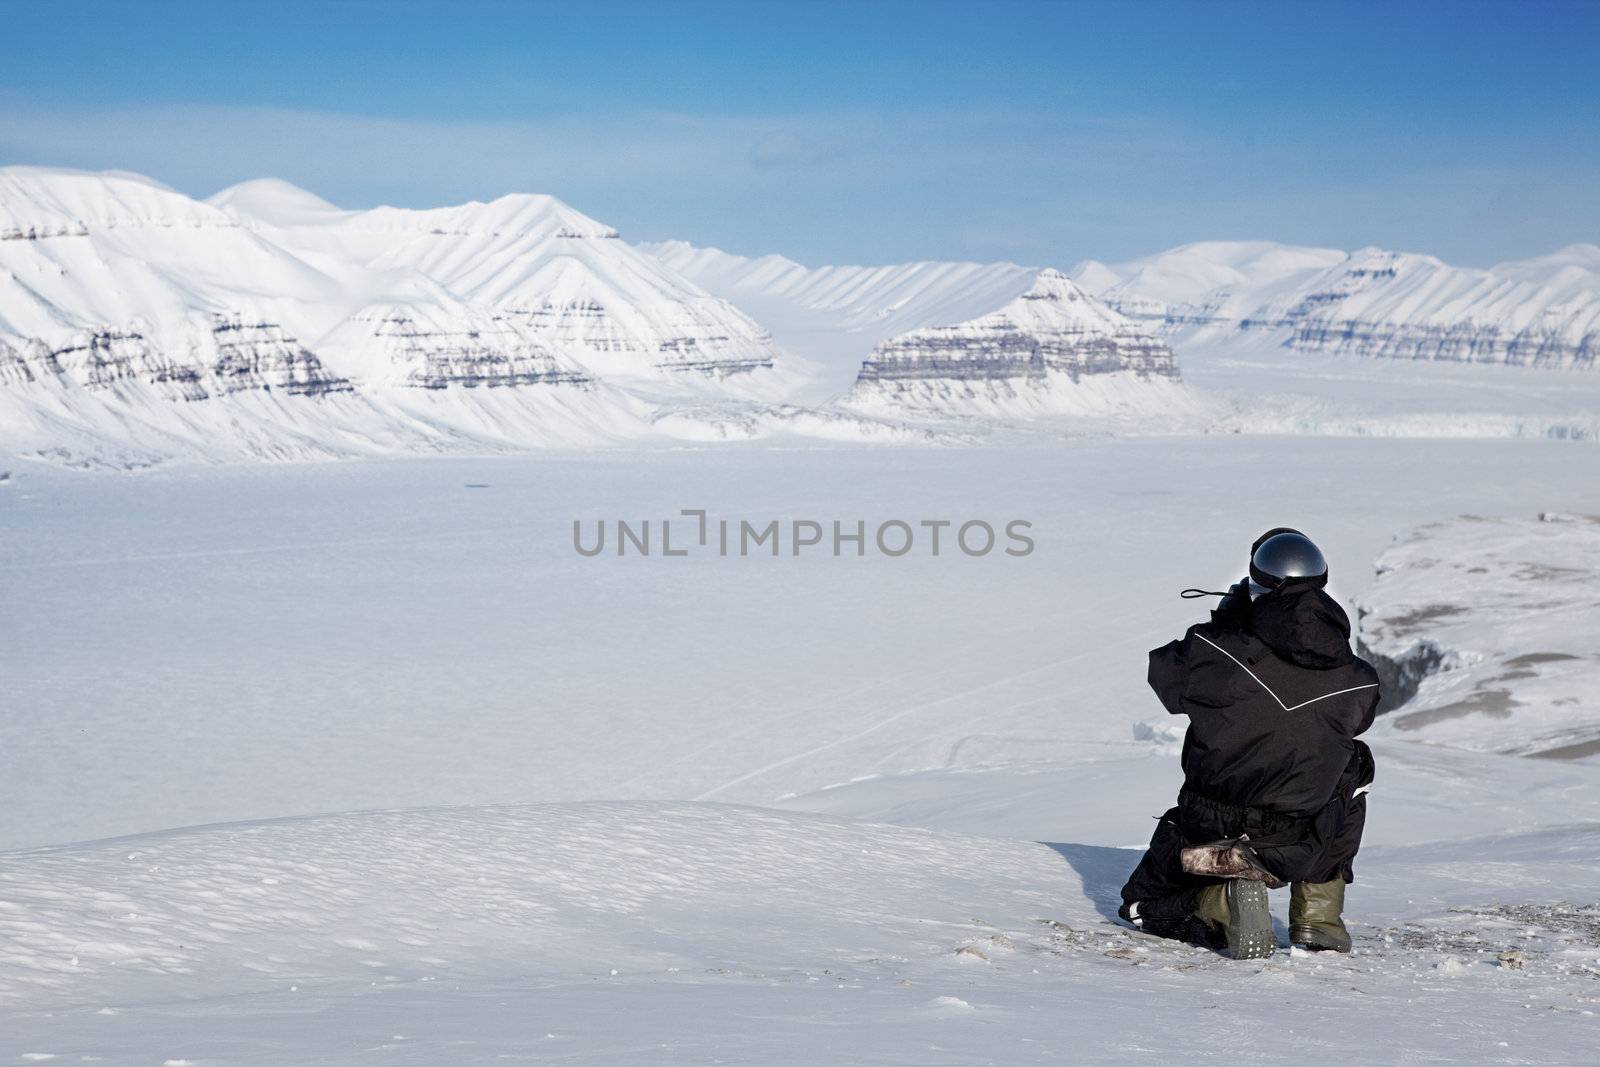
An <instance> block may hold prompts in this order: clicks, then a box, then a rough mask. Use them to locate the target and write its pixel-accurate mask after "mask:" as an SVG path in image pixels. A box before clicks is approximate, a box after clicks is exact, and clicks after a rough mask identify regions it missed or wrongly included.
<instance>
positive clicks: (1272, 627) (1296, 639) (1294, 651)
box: [1247, 581, 1355, 670]
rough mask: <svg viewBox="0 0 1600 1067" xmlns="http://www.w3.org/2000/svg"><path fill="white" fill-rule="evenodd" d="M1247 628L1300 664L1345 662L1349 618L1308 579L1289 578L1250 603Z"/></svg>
mask: <svg viewBox="0 0 1600 1067" xmlns="http://www.w3.org/2000/svg"><path fill="white" fill-rule="evenodd" d="M1247 625H1248V629H1249V630H1250V632H1251V633H1252V634H1254V635H1255V636H1256V637H1258V638H1260V640H1261V642H1262V643H1263V644H1265V645H1266V646H1267V647H1268V648H1270V649H1272V651H1274V652H1276V653H1277V654H1278V655H1280V656H1282V657H1283V658H1284V659H1286V660H1288V661H1289V662H1291V663H1293V664H1295V665H1296V666H1300V667H1311V668H1313V669H1317V670H1326V669H1328V668H1330V667H1338V666H1340V665H1342V664H1345V663H1349V662H1350V661H1351V660H1352V659H1354V658H1355V653H1353V652H1351V651H1350V618H1349V616H1347V615H1346V614H1345V613H1344V609H1343V608H1341V607H1340V606H1339V605H1338V603H1337V602H1335V600H1334V599H1333V598H1332V597H1331V596H1329V595H1328V594H1327V593H1324V592H1323V591H1322V590H1321V589H1318V588H1317V587H1316V586H1314V585H1312V584H1310V583H1309V582H1297V581H1291V582H1288V583H1285V585H1283V586H1282V587H1280V588H1279V589H1277V590H1275V591H1273V592H1271V593H1268V594H1267V595H1266V596H1263V597H1261V598H1260V599H1258V600H1256V601H1255V602H1254V603H1252V604H1251V605H1250V619H1249V623H1248V624H1247Z"/></svg>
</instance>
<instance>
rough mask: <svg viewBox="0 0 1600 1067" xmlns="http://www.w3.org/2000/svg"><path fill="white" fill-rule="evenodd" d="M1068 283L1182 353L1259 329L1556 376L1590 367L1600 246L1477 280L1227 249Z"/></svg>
mask: <svg viewBox="0 0 1600 1067" xmlns="http://www.w3.org/2000/svg"><path fill="white" fill-rule="evenodd" d="M1072 273H1073V276H1074V277H1075V278H1076V279H1077V280H1078V281H1079V283H1080V284H1082V285H1083V286H1084V287H1085V288H1086V289H1088V290H1089V291H1091V292H1093V293H1095V294H1096V295H1097V296H1099V297H1101V298H1102V299H1103V300H1105V301H1106V302H1107V303H1109V304H1110V305H1111V306H1113V307H1115V308H1117V309H1118V310H1119V311H1122V312H1123V313H1124V314H1126V315H1128V316H1129V317H1130V318H1134V319H1137V320H1139V321H1143V322H1147V323H1149V324H1151V325H1152V326H1154V327H1157V328H1159V329H1161V330H1164V331H1166V332H1168V333H1169V334H1173V335H1175V338H1176V339H1177V340H1178V341H1179V343H1180V345H1181V344H1182V342H1183V341H1185V340H1203V341H1217V340H1224V341H1225V340H1226V339H1227V338H1228V337H1229V336H1230V335H1236V334H1238V333H1240V332H1249V333H1264V334H1267V335H1269V336H1271V337H1273V338H1274V339H1276V340H1278V341H1279V342H1281V343H1282V344H1284V345H1285V346H1287V347H1290V348H1293V349H1299V350H1306V351H1322V352H1339V353H1351V354H1356V355H1363V356H1381V357H1387V358H1394V359H1409V360H1438V361H1454V362H1473V363H1507V364H1513V365H1527V366H1539V367H1556V368H1571V367H1577V368H1589V367H1593V366H1594V365H1595V362H1596V355H1597V353H1600V246H1595V245H1572V246H1569V247H1568V248H1564V249H1562V250H1560V251H1559V252H1556V253H1554V254H1552V255H1549V256H1543V257H1539V258H1535V259H1529V260H1523V261H1520V262H1513V263H1502V264H1500V265H1498V266H1495V267H1492V268H1489V269H1487V270H1479V269H1473V268H1466V267H1455V266H1451V265H1449V264H1447V263H1444V262H1443V261H1441V260H1439V259H1437V258H1435V257H1433V256H1426V255H1417V254H1413V253H1407V252H1392V251H1386V250H1383V249H1378V248H1365V249H1361V250H1360V251H1357V252H1351V253H1345V252H1339V251H1335V250H1331V249H1322V248H1297V247H1293V246H1288V245H1277V244H1271V243H1267V242H1225V241H1218V242H1206V243H1201V244H1191V245H1184V246H1182V247H1179V248H1174V249H1171V250H1169V251H1166V252H1162V253H1159V254H1157V255H1154V256H1149V257H1146V258H1143V259H1138V260H1133V261H1131V262H1128V263H1122V264H1117V265H1113V266H1107V265H1106V264H1104V263H1100V262H1098V261H1093V260H1091V261H1087V262H1085V263H1081V264H1079V265H1078V266H1077V267H1076V268H1074V270H1073V272H1072Z"/></svg>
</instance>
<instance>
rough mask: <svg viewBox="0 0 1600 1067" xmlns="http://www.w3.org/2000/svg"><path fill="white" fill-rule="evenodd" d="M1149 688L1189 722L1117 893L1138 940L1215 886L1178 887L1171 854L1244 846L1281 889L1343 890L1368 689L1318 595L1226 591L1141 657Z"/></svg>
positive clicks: (1360, 665)
mask: <svg viewBox="0 0 1600 1067" xmlns="http://www.w3.org/2000/svg"><path fill="white" fill-rule="evenodd" d="M1150 687H1151V688H1152V689H1154V690H1155V691H1156V695H1157V696H1159V697H1160V698H1161V703H1162V704H1164V705H1166V708H1167V710H1168V711H1169V712H1171V713H1172V714H1174V715H1187V716H1189V730H1188V733H1187V735H1186V736H1185V737H1184V742H1183V775H1184V783H1183V791H1182V792H1180V793H1179V794H1178V806H1177V807H1175V808H1172V809H1171V810H1169V811H1168V812H1167V813H1166V814H1165V815H1162V816H1161V819H1160V822H1159V823H1158V825H1157V826H1156V831H1155V834H1154V835H1153V836H1152V837H1151V839H1150V848H1149V850H1148V851H1147V852H1146V853H1145V855H1144V858H1143V859H1142V860H1141V861H1140V862H1139V866H1138V867H1137V868H1135V870H1134V872H1133V875H1132V877H1130V878H1129V879H1128V883H1127V885H1125V886H1123V887H1122V899H1123V901H1124V903H1130V904H1131V903H1133V902H1135V901H1137V902H1139V914H1140V915H1141V917H1143V919H1144V926H1145V929H1147V930H1149V931H1150V932H1151V933H1168V935H1169V936H1184V935H1183V934H1182V933H1181V932H1169V931H1164V930H1162V929H1161V926H1162V923H1163V921H1166V922H1170V923H1173V924H1177V925H1181V924H1182V923H1183V920H1184V919H1185V917H1187V916H1189V915H1190V914H1192V912H1193V911H1194V903H1195V894H1196V893H1197V892H1198V891H1199V889H1200V888H1201V887H1203V886H1205V885H1206V884H1208V883H1211V882H1214V881H1215V879H1210V878H1204V877H1199V876H1196V875H1192V874H1188V873H1186V872H1185V871H1184V870H1183V869H1182V866H1181V864H1180V861H1179V852H1180V850H1181V849H1182V848H1183V847H1184V846H1185V845H1190V844H1194V845H1199V844H1206V843H1209V842H1212V841H1217V840H1221V839H1224V838H1235V837H1238V836H1240V835H1241V834H1248V835H1249V837H1250V841H1251V844H1252V845H1253V847H1254V848H1255V850H1256V852H1257V854H1258V855H1259V856H1260V859H1261V861H1262V863H1263V864H1264V865H1265V866H1266V867H1267V869H1268V870H1270V871H1272V873H1273V874H1275V875H1277V876H1278V877H1279V878H1281V879H1282V880H1283V881H1285V882H1300V881H1304V882H1328V881H1332V880H1333V879H1334V878H1336V877H1342V878H1344V880H1345V881H1346V882H1349V881H1353V880H1354V875H1353V872H1352V870H1351V861H1352V860H1354V858H1355V854H1356V850H1357V849H1358V848H1359V847H1360V845H1361V829H1362V824H1363V823H1364V822H1365V819H1366V796H1365V795H1358V793H1357V790H1359V789H1360V787H1362V786H1365V785H1368V784H1369V783H1371V781H1372V776H1373V763H1372V752H1371V750H1370V749H1368V748H1367V746H1366V745H1365V744H1364V743H1363V742H1361V741H1357V740H1356V735H1357V734H1360V733H1362V732H1363V731H1365V730H1366V729H1367V727H1369V726H1371V725H1372V718H1373V715H1374V714H1375V712H1376V710H1377V706H1378V676H1377V672H1375V671H1374V670H1373V669H1372V667H1371V665H1370V664H1368V663H1366V662H1365V661H1364V660H1361V659H1358V658H1357V657H1356V656H1355V654H1354V653H1353V652H1351V651H1350V620H1349V619H1348V618H1347V617H1346V615H1345V613H1344V611H1343V609H1341V608H1340V607H1339V605H1338V604H1337V603H1335V602H1334V600H1333V598H1332V597H1330V596H1328V595H1327V594H1326V593H1324V592H1323V591H1322V589H1321V588H1319V583H1316V582H1313V581H1307V580H1291V581H1289V582H1287V583H1285V584H1284V585H1283V586H1282V587H1280V588H1279V589H1277V590H1275V591H1273V592H1271V593H1268V594H1266V595H1264V596H1262V597H1261V598H1259V599H1258V600H1256V601H1255V602H1254V603H1252V602H1251V601H1250V598H1249V595H1248V593H1247V592H1246V589H1245V584H1244V583H1242V582H1241V583H1240V584H1239V585H1236V586H1234V587H1233V589H1231V590H1229V593H1228V595H1227V597H1225V598H1224V599H1223V601H1222V603H1221V605H1220V606H1219V607H1218V608H1217V610H1215V611H1213V612H1212V613H1211V621H1210V622H1207V623H1200V624H1198V625H1195V626H1191V627H1190V628H1189V632H1188V633H1187V634H1185V635H1184V637H1183V639H1182V640H1179V641H1173V642H1171V643H1170V644H1167V645H1164V646H1163V647H1161V648H1158V649H1156V650H1154V651H1153V652H1151V653H1150Z"/></svg>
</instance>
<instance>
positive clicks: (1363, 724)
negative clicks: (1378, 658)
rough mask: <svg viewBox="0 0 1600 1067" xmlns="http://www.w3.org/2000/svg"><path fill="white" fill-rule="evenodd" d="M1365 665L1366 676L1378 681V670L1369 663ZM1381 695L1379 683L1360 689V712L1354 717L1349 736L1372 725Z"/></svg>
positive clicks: (1359, 733)
mask: <svg viewBox="0 0 1600 1067" xmlns="http://www.w3.org/2000/svg"><path fill="white" fill-rule="evenodd" d="M1366 667H1367V670H1366V675H1367V677H1368V678H1370V679H1371V680H1372V681H1373V682H1374V683H1376V682H1378V672H1377V671H1375V670H1373V669H1372V667H1371V666H1370V665H1366ZM1382 697H1383V688H1382V686H1381V685H1376V686H1374V688H1372V689H1363V690H1362V691H1361V710H1360V714H1359V715H1358V716H1357V717H1356V725H1355V729H1354V730H1352V731H1350V736H1351V737H1360V736H1361V735H1362V734H1364V733H1366V732H1367V730H1368V728H1369V727H1371V726H1372V720H1373V719H1375V718H1377V716H1378V701H1379V700H1381V699H1382Z"/></svg>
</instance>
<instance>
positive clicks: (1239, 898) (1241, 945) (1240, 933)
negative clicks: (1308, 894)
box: [1228, 878, 1278, 960]
mask: <svg viewBox="0 0 1600 1067" xmlns="http://www.w3.org/2000/svg"><path fill="white" fill-rule="evenodd" d="M1277 948H1278V940H1277V938H1275V937H1273V936H1272V909H1271V908H1270V907H1269V906H1268V903H1267V887H1266V886H1264V885H1262V884H1261V883H1260V882H1254V881H1250V880H1248V879H1244V878H1235V879H1234V880H1233V881H1231V882H1229V883H1228V955H1230V956H1232V957H1233V958H1234V959H1236V960H1263V959H1266V958H1267V957H1268V956H1270V955H1272V953H1273V952H1274V951H1276V950H1277Z"/></svg>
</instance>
